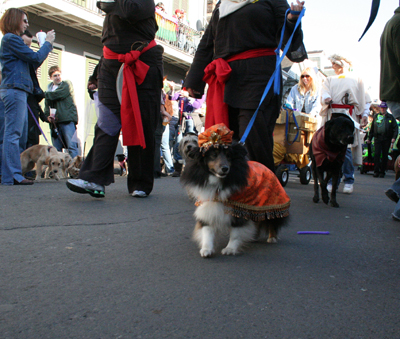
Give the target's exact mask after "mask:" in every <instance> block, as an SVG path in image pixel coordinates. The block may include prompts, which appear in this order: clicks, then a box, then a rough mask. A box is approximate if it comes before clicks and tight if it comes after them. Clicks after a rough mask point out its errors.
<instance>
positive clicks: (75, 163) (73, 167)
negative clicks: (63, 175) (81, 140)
mask: <svg viewBox="0 0 400 339" xmlns="http://www.w3.org/2000/svg"><path fill="white" fill-rule="evenodd" d="M82 164H83V157H82V156H80V155H77V156H76V157H75V158H74V159H73V160H72V162H71V163H70V165H69V166H68V168H67V174H69V176H70V177H71V178H75V179H76V178H78V176H79V170H80V169H81V167H82Z"/></svg>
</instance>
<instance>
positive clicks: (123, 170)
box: [115, 154, 128, 175]
mask: <svg viewBox="0 0 400 339" xmlns="http://www.w3.org/2000/svg"><path fill="white" fill-rule="evenodd" d="M115 156H116V157H117V159H118V163H119V169H120V173H119V175H126V174H127V172H126V171H127V168H126V161H127V160H128V158H127V157H126V156H125V155H124V154H116V155H115Z"/></svg>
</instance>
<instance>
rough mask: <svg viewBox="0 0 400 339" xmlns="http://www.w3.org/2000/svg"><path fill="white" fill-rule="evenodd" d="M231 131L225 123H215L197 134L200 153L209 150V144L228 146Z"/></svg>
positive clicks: (231, 134)
mask: <svg viewBox="0 0 400 339" xmlns="http://www.w3.org/2000/svg"><path fill="white" fill-rule="evenodd" d="M232 136H233V131H231V130H230V129H229V128H228V127H226V126H225V124H217V125H214V126H211V127H210V128H208V129H206V130H205V131H204V132H203V133H201V134H199V141H198V143H199V147H200V151H201V152H202V153H205V152H207V151H208V150H209V148H210V147H211V146H214V147H219V146H228V145H230V144H232Z"/></svg>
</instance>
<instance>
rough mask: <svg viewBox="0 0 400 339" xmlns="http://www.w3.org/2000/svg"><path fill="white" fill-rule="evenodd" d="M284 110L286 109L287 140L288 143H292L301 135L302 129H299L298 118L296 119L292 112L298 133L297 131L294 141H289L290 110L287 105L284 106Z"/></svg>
mask: <svg viewBox="0 0 400 339" xmlns="http://www.w3.org/2000/svg"><path fill="white" fill-rule="evenodd" d="M284 110H285V111H286V127H285V136H286V141H287V143H288V145H292V144H293V143H294V142H295V141H296V139H297V137H298V136H299V132H300V130H299V124H298V123H297V120H296V117H295V115H294V114H293V113H292V116H293V120H294V124H295V125H296V129H297V133H296V136H295V137H294V139H293V141H292V142H289V139H288V132H289V111H288V109H287V108H285V107H284Z"/></svg>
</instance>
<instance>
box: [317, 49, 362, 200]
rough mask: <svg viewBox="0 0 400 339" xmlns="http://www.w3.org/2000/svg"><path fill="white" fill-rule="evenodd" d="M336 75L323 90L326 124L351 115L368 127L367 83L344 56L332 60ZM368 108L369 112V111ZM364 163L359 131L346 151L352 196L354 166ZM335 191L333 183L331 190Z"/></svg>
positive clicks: (346, 178)
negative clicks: (339, 115)
mask: <svg viewBox="0 0 400 339" xmlns="http://www.w3.org/2000/svg"><path fill="white" fill-rule="evenodd" d="M329 60H330V61H331V63H332V68H333V70H334V71H335V75H333V76H330V77H328V78H326V79H325V81H324V84H323V86H322V90H321V104H322V109H321V112H320V115H321V117H322V125H324V124H325V122H326V121H328V120H330V119H331V118H332V115H333V116H335V115H336V116H337V115H338V114H347V115H349V116H351V117H352V119H353V120H354V121H355V122H356V123H357V125H358V126H359V125H361V126H365V125H366V124H367V123H368V114H369V104H368V105H367V100H368V99H367V98H366V92H365V89H364V83H363V81H362V80H361V79H360V78H358V77H355V76H354V75H353V74H351V73H350V67H351V66H352V63H351V62H350V61H349V60H348V59H346V58H345V57H343V56H340V55H337V54H334V55H331V56H330V57H329ZM366 107H367V109H366ZM361 164H362V141H361V135H360V133H359V132H358V130H357V131H356V133H355V137H354V144H353V145H351V148H348V149H347V151H346V157H345V160H344V164H343V168H342V171H343V176H344V188H343V193H347V194H351V193H352V192H353V185H354V165H361ZM331 190H332V185H331V183H329V184H328V191H331Z"/></svg>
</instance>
